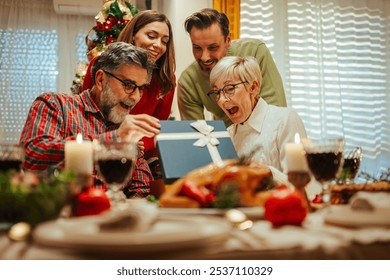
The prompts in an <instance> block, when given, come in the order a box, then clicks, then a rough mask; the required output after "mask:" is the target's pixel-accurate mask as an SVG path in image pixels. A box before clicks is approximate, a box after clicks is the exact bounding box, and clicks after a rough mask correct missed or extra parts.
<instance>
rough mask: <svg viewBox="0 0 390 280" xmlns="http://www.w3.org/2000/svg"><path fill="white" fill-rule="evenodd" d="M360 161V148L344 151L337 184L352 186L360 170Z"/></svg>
mask: <svg viewBox="0 0 390 280" xmlns="http://www.w3.org/2000/svg"><path fill="white" fill-rule="evenodd" d="M361 160H362V148H361V147H360V146H357V147H355V148H353V149H350V150H345V151H344V163H343V168H342V169H341V172H340V175H339V176H338V177H337V183H339V184H342V183H345V184H347V185H349V184H352V183H353V182H354V180H355V177H356V175H357V173H358V171H359V168H360V162H361Z"/></svg>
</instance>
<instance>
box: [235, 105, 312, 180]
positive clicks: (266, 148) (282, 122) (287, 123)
mask: <svg viewBox="0 0 390 280" xmlns="http://www.w3.org/2000/svg"><path fill="white" fill-rule="evenodd" d="M228 131H229V133H230V136H231V138H232V141H233V144H234V147H235V148H236V151H237V154H238V156H242V155H248V154H249V153H250V152H251V151H252V150H254V149H256V151H255V153H254V155H253V157H252V159H253V160H256V161H259V162H261V163H263V164H266V165H269V166H272V167H274V168H275V169H277V170H279V171H281V172H283V173H285V174H287V163H286V153H285V151H284V146H285V144H286V143H288V142H294V137H295V134H296V133H299V135H300V137H301V139H302V138H306V130H305V127H304V125H303V122H302V120H301V118H300V117H299V115H298V113H297V112H296V111H295V110H294V109H293V108H286V107H277V106H274V105H268V104H267V103H266V102H265V101H264V100H263V99H262V98H260V99H259V101H258V102H257V104H256V106H255V108H254V109H253V112H252V114H251V115H250V117H249V118H248V120H247V121H246V122H245V123H243V124H233V125H231V126H229V127H228Z"/></svg>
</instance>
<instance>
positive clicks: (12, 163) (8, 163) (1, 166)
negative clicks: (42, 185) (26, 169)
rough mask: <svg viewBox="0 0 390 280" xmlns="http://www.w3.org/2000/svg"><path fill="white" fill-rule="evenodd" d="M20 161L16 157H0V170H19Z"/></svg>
mask: <svg viewBox="0 0 390 280" xmlns="http://www.w3.org/2000/svg"><path fill="white" fill-rule="evenodd" d="M21 167H22V161H21V160H16V159H0V171H2V172H6V171H8V170H11V169H14V170H20V169H21Z"/></svg>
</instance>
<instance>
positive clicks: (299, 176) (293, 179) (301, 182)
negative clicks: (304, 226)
mask: <svg viewBox="0 0 390 280" xmlns="http://www.w3.org/2000/svg"><path fill="white" fill-rule="evenodd" d="M287 175H288V181H289V182H290V183H291V184H293V185H294V187H295V189H296V190H297V191H299V192H300V193H301V194H302V196H303V198H304V203H305V207H306V210H307V212H308V213H311V212H313V208H312V207H311V206H310V201H309V198H308V197H307V193H306V189H305V187H306V186H307V184H308V183H309V182H310V180H311V178H310V174H309V173H308V172H305V171H289V172H288V173H287Z"/></svg>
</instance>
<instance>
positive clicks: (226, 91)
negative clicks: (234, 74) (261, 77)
mask: <svg viewBox="0 0 390 280" xmlns="http://www.w3.org/2000/svg"><path fill="white" fill-rule="evenodd" d="M245 83H247V81H244V82H240V83H237V84H233V85H226V86H224V87H223V88H222V89H214V90H211V91H209V92H208V93H207V96H212V95H214V99H215V101H218V100H219V99H220V98H221V93H223V96H224V97H225V98H226V99H227V98H230V97H232V96H233V95H234V94H235V93H236V87H237V86H238V85H241V84H245Z"/></svg>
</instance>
